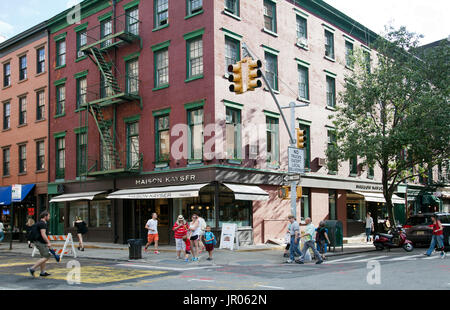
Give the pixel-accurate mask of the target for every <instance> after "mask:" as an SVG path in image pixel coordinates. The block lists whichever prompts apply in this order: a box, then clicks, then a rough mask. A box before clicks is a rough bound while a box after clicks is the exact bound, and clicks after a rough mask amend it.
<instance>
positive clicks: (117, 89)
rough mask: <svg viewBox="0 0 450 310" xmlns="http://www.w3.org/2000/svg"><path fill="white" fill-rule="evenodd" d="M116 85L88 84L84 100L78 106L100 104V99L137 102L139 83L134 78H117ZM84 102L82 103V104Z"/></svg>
mask: <svg viewBox="0 0 450 310" xmlns="http://www.w3.org/2000/svg"><path fill="white" fill-rule="evenodd" d="M116 82H117V84H116V85H115V86H114V87H110V86H108V85H106V83H105V82H104V83H97V84H89V85H88V86H87V87H86V94H85V96H84V98H85V99H83V100H81V102H80V105H81V106H85V105H87V104H88V103H101V102H102V99H104V100H105V101H106V100H109V99H113V100H116V101H119V100H121V101H122V100H128V101H130V100H137V99H139V88H140V84H141V81H140V80H139V79H137V78H135V77H130V76H123V77H120V76H119V77H117V79H116ZM83 101H84V102H83Z"/></svg>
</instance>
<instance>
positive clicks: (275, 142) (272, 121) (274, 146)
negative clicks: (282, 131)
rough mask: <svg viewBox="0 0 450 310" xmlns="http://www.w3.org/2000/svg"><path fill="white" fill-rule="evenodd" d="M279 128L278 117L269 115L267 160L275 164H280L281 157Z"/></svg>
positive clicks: (267, 119) (267, 120) (267, 122)
mask: <svg viewBox="0 0 450 310" xmlns="http://www.w3.org/2000/svg"><path fill="white" fill-rule="evenodd" d="M278 128H279V127H278V119H277V118H272V117H269V116H267V117H266V133H267V162H268V163H269V164H271V165H274V166H275V165H278V163H279V159H280V148H279V136H278Z"/></svg>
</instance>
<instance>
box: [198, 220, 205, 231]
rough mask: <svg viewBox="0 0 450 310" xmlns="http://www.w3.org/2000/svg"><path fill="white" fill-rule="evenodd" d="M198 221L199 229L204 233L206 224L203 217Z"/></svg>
mask: <svg viewBox="0 0 450 310" xmlns="http://www.w3.org/2000/svg"><path fill="white" fill-rule="evenodd" d="M199 221H200V229H201V230H203V231H205V230H206V222H205V220H204V219H203V217H200V218H199Z"/></svg>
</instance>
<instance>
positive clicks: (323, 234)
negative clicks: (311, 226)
mask: <svg viewBox="0 0 450 310" xmlns="http://www.w3.org/2000/svg"><path fill="white" fill-rule="evenodd" d="M316 239H317V240H316V242H317V250H318V251H319V253H320V255H321V256H322V259H323V260H325V259H326V257H325V253H327V246H328V244H330V239H329V238H328V229H327V228H326V227H325V222H324V221H321V222H320V223H319V227H318V228H317V235H316Z"/></svg>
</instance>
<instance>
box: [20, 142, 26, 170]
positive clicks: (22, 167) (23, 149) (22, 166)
mask: <svg viewBox="0 0 450 310" xmlns="http://www.w3.org/2000/svg"><path fill="white" fill-rule="evenodd" d="M26 172H27V146H26V145H19V173H26Z"/></svg>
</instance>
